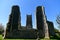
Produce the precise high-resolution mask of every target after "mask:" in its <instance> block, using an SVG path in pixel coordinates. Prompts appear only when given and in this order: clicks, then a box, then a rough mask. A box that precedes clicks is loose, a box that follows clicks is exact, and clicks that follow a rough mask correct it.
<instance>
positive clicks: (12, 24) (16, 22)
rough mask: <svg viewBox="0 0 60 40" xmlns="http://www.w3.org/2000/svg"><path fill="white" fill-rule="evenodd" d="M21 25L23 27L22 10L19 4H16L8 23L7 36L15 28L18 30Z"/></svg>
mask: <svg viewBox="0 0 60 40" xmlns="http://www.w3.org/2000/svg"><path fill="white" fill-rule="evenodd" d="M20 27H21V18H20V10H19V6H17V5H15V6H13V7H12V12H11V14H10V16H9V21H8V23H7V28H6V35H5V36H7V35H8V33H10V32H12V31H14V30H18V28H20Z"/></svg>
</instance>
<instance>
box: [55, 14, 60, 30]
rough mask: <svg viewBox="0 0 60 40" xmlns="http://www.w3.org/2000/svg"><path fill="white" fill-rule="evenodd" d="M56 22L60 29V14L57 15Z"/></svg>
mask: <svg viewBox="0 0 60 40" xmlns="http://www.w3.org/2000/svg"><path fill="white" fill-rule="evenodd" d="M56 22H57V24H58V28H59V29H60V15H57V18H56Z"/></svg>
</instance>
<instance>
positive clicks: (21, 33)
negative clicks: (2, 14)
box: [5, 5, 54, 39]
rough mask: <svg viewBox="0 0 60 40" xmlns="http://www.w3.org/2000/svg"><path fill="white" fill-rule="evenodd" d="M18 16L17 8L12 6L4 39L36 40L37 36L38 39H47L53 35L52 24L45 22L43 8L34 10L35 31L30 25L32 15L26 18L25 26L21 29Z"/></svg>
mask: <svg viewBox="0 0 60 40" xmlns="http://www.w3.org/2000/svg"><path fill="white" fill-rule="evenodd" d="M20 14H21V13H20V10H19V6H17V5H14V6H13V7H12V11H11V14H10V15H9V21H8V23H7V27H6V34H5V38H27V39H30V38H37V36H39V38H45V37H46V38H49V36H50V35H54V26H53V22H50V21H48V20H47V18H46V15H45V10H44V7H43V6H38V7H37V8H36V15H35V16H36V25H37V26H36V27H37V28H36V29H34V28H33V25H32V15H27V16H26V26H25V27H23V26H22V25H21V15H20ZM51 29H52V31H51ZM37 33H38V34H37Z"/></svg>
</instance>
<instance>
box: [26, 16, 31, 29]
mask: <svg viewBox="0 0 60 40" xmlns="http://www.w3.org/2000/svg"><path fill="white" fill-rule="evenodd" d="M26 18H27V19H26V28H27V29H32V15H27V17H26Z"/></svg>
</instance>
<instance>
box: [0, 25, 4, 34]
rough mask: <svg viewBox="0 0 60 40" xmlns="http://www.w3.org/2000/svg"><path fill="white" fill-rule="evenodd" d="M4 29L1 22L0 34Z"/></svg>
mask: <svg viewBox="0 0 60 40" xmlns="http://www.w3.org/2000/svg"><path fill="white" fill-rule="evenodd" d="M3 31H4V27H3V25H2V24H0V34H1V33H2V32H3Z"/></svg>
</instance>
